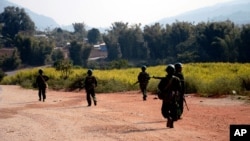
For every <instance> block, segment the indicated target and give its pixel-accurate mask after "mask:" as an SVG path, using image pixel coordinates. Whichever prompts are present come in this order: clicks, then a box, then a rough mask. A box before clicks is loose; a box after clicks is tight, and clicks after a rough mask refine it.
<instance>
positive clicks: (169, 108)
mask: <svg viewBox="0 0 250 141" xmlns="http://www.w3.org/2000/svg"><path fill="white" fill-rule="evenodd" d="M166 71H167V72H168V75H167V76H166V77H165V78H163V79H161V81H160V83H159V84H158V89H159V90H160V91H161V93H162V94H163V95H164V96H163V99H162V107H161V113H162V115H163V117H164V118H167V119H168V121H167V127H170V128H173V127H174V125H173V122H174V121H176V120H177V110H178V103H177V98H178V95H179V91H180V90H181V84H180V80H179V78H178V77H176V76H174V75H173V74H174V66H173V65H168V67H167V69H166Z"/></svg>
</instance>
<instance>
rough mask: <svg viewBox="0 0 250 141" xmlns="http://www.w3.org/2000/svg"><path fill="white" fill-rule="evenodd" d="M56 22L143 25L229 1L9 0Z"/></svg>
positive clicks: (93, 25)
mask: <svg viewBox="0 0 250 141" xmlns="http://www.w3.org/2000/svg"><path fill="white" fill-rule="evenodd" d="M9 1H10V2H13V3H16V4H18V5H20V6H21V7H25V8H28V9H30V10H31V11H33V12H36V13H38V14H41V15H44V16H48V17H51V18H53V19H54V20H55V21H56V22H57V23H58V24H59V25H71V24H72V23H82V22H84V23H85V24H86V25H89V26H92V27H107V26H111V24H112V23H114V22H120V21H121V22H128V23H129V24H138V23H141V24H142V25H145V24H149V23H151V22H155V21H157V20H160V19H162V18H165V17H171V16H175V15H178V14H181V13H183V12H186V11H190V10H193V9H197V8H201V7H206V6H211V5H214V4H216V3H221V2H225V1H231V0H9Z"/></svg>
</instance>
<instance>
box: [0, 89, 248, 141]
mask: <svg viewBox="0 0 250 141" xmlns="http://www.w3.org/2000/svg"><path fill="white" fill-rule="evenodd" d="M154 98H155V96H154V95H149V97H148V100H147V101H142V96H141V94H140V93H139V92H138V91H134V92H121V93H112V94H97V100H98V103H97V106H91V107H87V106H86V105H87V102H86V99H85V92H84V91H81V92H56V91H51V90H49V91H48V93H47V99H46V101H45V102H40V101H38V96H37V91H35V90H27V89H22V88H20V87H19V86H3V85H1V86H0V124H1V126H0V141H90V140H91V141H161V140H171V141H183V140H185V141H228V140H229V125H230V124H250V105H249V104H247V103H245V101H243V100H236V99H233V100H232V97H225V98H216V99H215V98H214V99H211V98H201V97H196V96H194V95H190V96H188V97H186V100H187V103H188V106H189V109H190V110H189V111H187V110H186V109H185V111H184V115H183V119H181V120H179V121H177V122H175V123H174V128H173V129H170V128H167V127H166V120H165V119H164V118H163V117H162V116H161V113H160V107H161V101H160V100H159V99H154Z"/></svg>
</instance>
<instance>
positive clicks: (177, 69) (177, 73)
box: [174, 63, 185, 119]
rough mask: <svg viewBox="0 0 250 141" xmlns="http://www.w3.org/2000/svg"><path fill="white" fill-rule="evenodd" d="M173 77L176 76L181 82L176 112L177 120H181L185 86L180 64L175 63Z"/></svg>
mask: <svg viewBox="0 0 250 141" xmlns="http://www.w3.org/2000/svg"><path fill="white" fill-rule="evenodd" d="M174 66H175V74H174V75H175V76H177V77H178V78H179V79H180V81H181V91H180V95H179V98H178V104H179V111H178V117H177V118H178V119H180V118H181V115H182V113H183V108H184V106H183V102H184V100H185V97H184V93H185V84H184V75H183V73H182V64H181V63H176V64H175V65H174Z"/></svg>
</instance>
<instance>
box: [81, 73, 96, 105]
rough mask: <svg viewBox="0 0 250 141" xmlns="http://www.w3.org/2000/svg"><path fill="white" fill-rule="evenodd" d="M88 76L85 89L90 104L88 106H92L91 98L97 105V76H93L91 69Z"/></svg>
mask: <svg viewBox="0 0 250 141" xmlns="http://www.w3.org/2000/svg"><path fill="white" fill-rule="evenodd" d="M87 74H88V75H87V76H86V77H85V81H84V87H85V90H86V93H87V94H86V99H87V102H88V106H91V97H92V99H93V101H94V105H95V106H96V105H97V101H96V97H95V87H96V86H97V81H96V78H95V76H93V75H92V74H93V71H92V70H91V69H89V70H88V71H87Z"/></svg>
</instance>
